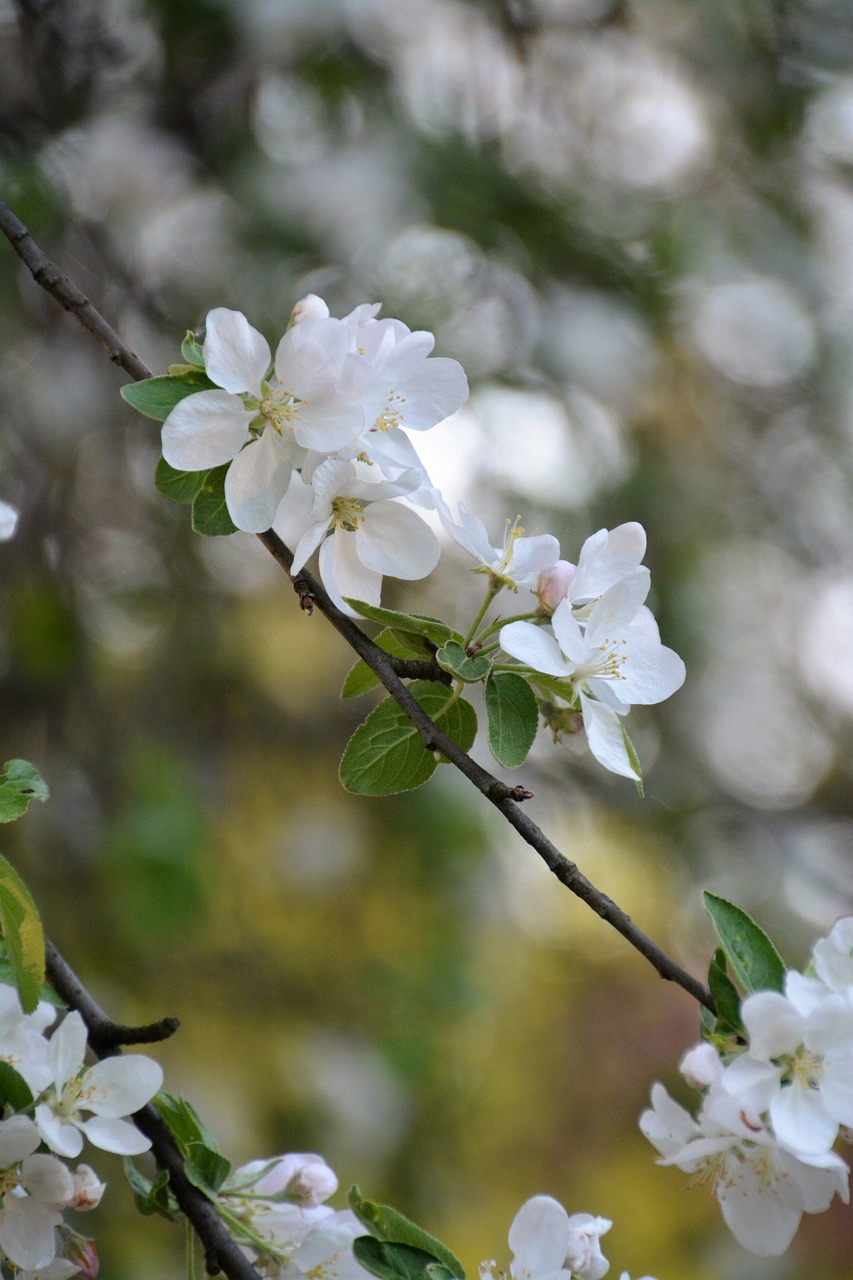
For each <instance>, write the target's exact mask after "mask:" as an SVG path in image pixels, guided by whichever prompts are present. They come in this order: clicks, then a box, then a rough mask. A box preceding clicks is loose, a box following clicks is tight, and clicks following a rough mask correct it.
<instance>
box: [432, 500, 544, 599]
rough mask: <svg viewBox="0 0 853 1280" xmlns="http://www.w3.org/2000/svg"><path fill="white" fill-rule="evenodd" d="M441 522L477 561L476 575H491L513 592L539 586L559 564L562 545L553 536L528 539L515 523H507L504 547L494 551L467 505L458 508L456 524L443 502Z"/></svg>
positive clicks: (440, 511)
mask: <svg viewBox="0 0 853 1280" xmlns="http://www.w3.org/2000/svg"><path fill="white" fill-rule="evenodd" d="M438 512H439V515H440V517H441V522H442V524H443V525H444V527H445V529H446V530H447V532H448V533H449V534H450V536H451V537H452V538H453V540H454V542H457V543H458V544H459V546H460V547H463V548H464V550H465V551H467V552H468V554H469V555H471V556H473V557H474V559H475V560H479V562H480V565H479V568H477V569H475V570H474V572H475V573H490V574H492V575H493V577H494V578H495V579H496V580H497V581H498V582H499V583H501V585H503V586H507V587H511V588H512V589H513V590H514V591H515V590H517V589H518V588H519V587H530V588H531V590H532V589H533V588H534V586H535V585H536V581H537V579H538V577H539V575H540V574H541V573H543V572H544V571H546V570H548V569H550V568H552V566H554V565H555V564H556V563H557V559H558V557H559V554H560V544H559V542H558V541H557V539H556V538H555V537H554V536H553V535H552V534H550V533H537V534H532V535H526V534H525V532H524V529H523V528H522V527H521V525H520V524H519V523H518V521H517V520H516V521H515V523H514V524H510V522H509V521H507V524H506V530H505V532H504V538H503V545H502V546H500V547H493V546H492V544H491V542H490V541H489V535H488V532H487V530H486V526H485V525H484V524H483V522H482V520H481V519H480V518H479V517H478V516H475V515H472V513H471V512H470V511H469V510H468V508H467V507H466V506H465V503H464V502H460V503H459V505H458V519H457V520H454V519H453V518H452V517H451V515H450V510H449V508H448V507H447V505H446V503H444V502H443V501H442V500H439V502H438Z"/></svg>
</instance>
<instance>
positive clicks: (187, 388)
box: [121, 369, 219, 422]
mask: <svg viewBox="0 0 853 1280" xmlns="http://www.w3.org/2000/svg"><path fill="white" fill-rule="evenodd" d="M217 390H219V388H218V387H217V386H216V383H215V382H211V381H210V378H208V376H207V374H206V373H204V372H202V370H201V369H190V370H189V371H188V372H187V373H182V374H181V375H180V377H174V376H167V377H161V378H145V379H144V380H143V381H142V382H129V383H128V384H127V386H125V387H122V388H121V394H122V398H123V399H124V400H126V401H127V403H128V404H129V405H131V407H132V408H134V409H136V410H137V411H138V412H139V413H144V414H145V416H146V418H156V419H157V421H158V422H165V421H166V419H167V418H168V416H169V414H170V413H171V412H172V410H173V409H174V407H175V405H176V404H180V402H181V401H182V400H183V399H185V398H186V396H192V395H195V393H196V392H197V391H217Z"/></svg>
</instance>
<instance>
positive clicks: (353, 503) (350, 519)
mask: <svg viewBox="0 0 853 1280" xmlns="http://www.w3.org/2000/svg"><path fill="white" fill-rule="evenodd" d="M332 524H334V525H338V526H340V528H342V529H346V530H347V531H348V532H349V533H355V531H356V530H357V529H359V528H360V527H361V525H363V524H364V502H363V500H362V499H361V498H333V499H332Z"/></svg>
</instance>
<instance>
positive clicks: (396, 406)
mask: <svg viewBox="0 0 853 1280" xmlns="http://www.w3.org/2000/svg"><path fill="white" fill-rule="evenodd" d="M405 403H406V397H405V396H401V395H400V392H399V391H392V392H390V393H389V395H388V401H387V403H386V405H385V408H384V409H383V411H382V412H381V413H380V415H379V417H378V418H377V419H376V421H375V422H374V424H373V426H372V428H371V430H372V431H390V430H391V428H392V427H399V426H400V425H401V424H402V421H403V405H404V404H405Z"/></svg>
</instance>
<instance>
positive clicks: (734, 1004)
mask: <svg viewBox="0 0 853 1280" xmlns="http://www.w3.org/2000/svg"><path fill="white" fill-rule="evenodd" d="M708 986H709V988H710V991H711V995H712V996H713V997H714V1003H715V1004H716V1006H717V1020H718V1022H720V1023H722V1024H723V1028H724V1029H731V1030H732V1031H734V1032H736V1033H737V1034H741V1033H742V1032H743V1023H742V1022H741V1017H740V996H739V995H738V992H737V987H736V986H735V984H734V983H733V982H732V980H731V978H730V977H729V970H728V965H727V964H726V953H725V951H724V950H723V949H722V947H718V948H717V950H716V951H715V952H714V954H713V956H712V957H711V963H710V965H709V966H708Z"/></svg>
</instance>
